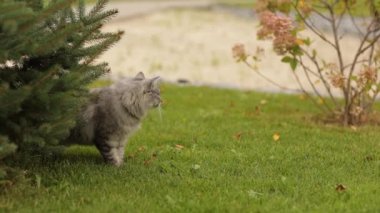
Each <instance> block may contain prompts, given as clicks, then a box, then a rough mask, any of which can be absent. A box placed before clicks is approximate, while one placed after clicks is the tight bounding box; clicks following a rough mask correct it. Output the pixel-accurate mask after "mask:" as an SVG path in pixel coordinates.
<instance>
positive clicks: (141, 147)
mask: <svg viewBox="0 0 380 213" xmlns="http://www.w3.org/2000/svg"><path fill="white" fill-rule="evenodd" d="M137 150H138V151H139V152H143V151H145V150H146V148H145V146H140V147H139V148H138V149H137Z"/></svg>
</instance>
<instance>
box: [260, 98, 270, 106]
mask: <svg viewBox="0 0 380 213" xmlns="http://www.w3.org/2000/svg"><path fill="white" fill-rule="evenodd" d="M267 103H268V101H267V100H265V99H263V100H261V101H260V104H261V105H265V104H267Z"/></svg>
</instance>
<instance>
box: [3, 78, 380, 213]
mask: <svg viewBox="0 0 380 213" xmlns="http://www.w3.org/2000/svg"><path fill="white" fill-rule="evenodd" d="M161 91H162V97H163V99H164V101H165V102H164V103H165V104H164V105H163V107H162V120H160V117H159V115H158V112H157V111H152V112H151V113H150V115H148V117H147V118H146V119H145V120H144V122H143V124H142V128H141V130H139V131H138V132H137V133H136V134H135V135H134V136H133V137H132V138H131V140H130V141H129V143H128V145H127V147H126V157H127V159H126V162H125V165H123V166H122V167H120V168H114V167H111V166H107V165H104V164H103V163H102V158H101V156H100V155H99V153H98V152H97V150H96V148H95V147H91V146H86V147H85V146H73V147H70V148H69V149H68V150H66V152H65V153H64V155H63V156H62V157H59V158H55V159H53V160H50V161H39V159H38V158H34V159H32V160H29V162H28V164H27V165H23V166H24V167H23V168H25V169H27V170H28V173H32V174H33V175H31V177H33V183H35V184H34V186H33V187H30V186H29V187H27V186H22V185H19V186H17V187H15V188H14V189H13V190H12V192H11V193H7V194H5V195H3V196H1V195H0V206H1V207H0V208H4V211H6V212H28V211H30V210H31V209H33V211H34V212H379V210H380V207H379V203H380V191H379V188H380V182H379V177H380V170H379V166H380V149H379V148H378V147H379V137H380V132H379V128H378V127H371V126H367V127H359V128H358V129H357V130H356V131H355V130H353V129H348V128H340V127H336V126H326V125H324V124H316V123H315V122H313V121H311V119H312V116H314V115H315V113H316V112H317V110H316V109H315V108H313V105H312V104H311V103H310V102H309V101H308V100H307V99H301V98H300V97H299V96H298V95H294V96H290V95H282V94H263V93H253V92H241V91H234V90H220V89H210V88H205V87H182V86H181V87H178V86H169V85H164V86H163V87H162V89H161ZM376 108H379V105H376ZM274 133H278V134H279V135H280V140H278V141H274V140H273V138H272V136H273V134H274ZM39 183H40V184H39ZM339 184H342V185H344V186H345V187H346V189H345V190H340V191H337V190H336V187H337V186H338V185H339ZM0 211H1V209H0Z"/></svg>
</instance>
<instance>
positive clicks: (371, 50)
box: [233, 0, 380, 125]
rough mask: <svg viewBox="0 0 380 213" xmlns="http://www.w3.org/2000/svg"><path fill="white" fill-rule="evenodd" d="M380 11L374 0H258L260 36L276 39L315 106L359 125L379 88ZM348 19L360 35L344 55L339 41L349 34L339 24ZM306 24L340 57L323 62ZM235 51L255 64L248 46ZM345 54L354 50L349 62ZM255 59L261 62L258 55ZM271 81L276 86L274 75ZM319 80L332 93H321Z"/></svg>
mask: <svg viewBox="0 0 380 213" xmlns="http://www.w3.org/2000/svg"><path fill="white" fill-rule="evenodd" d="M357 8H360V10H365V11H367V13H366V14H367V17H366V18H365V19H364V21H362V22H359V20H358V19H357V18H356V17H355V16H354V14H356V13H357V10H358V9H357ZM379 9H380V5H379V4H377V3H376V1H374V0H368V1H367V3H366V4H363V2H361V1H355V0H348V1H336V0H312V1H306V0H259V1H258V2H257V4H256V11H257V13H258V16H259V20H260V29H259V31H258V33H257V37H258V39H261V40H263V39H266V40H271V41H272V43H273V49H274V51H275V52H276V53H277V54H278V55H281V56H282V62H284V63H288V64H289V65H290V67H291V68H292V70H293V74H294V76H295V79H296V80H297V82H298V84H299V86H300V89H301V90H302V92H303V93H305V94H306V95H307V96H308V97H309V99H310V100H312V101H313V102H314V103H315V105H316V106H318V107H319V108H320V109H321V110H323V111H324V112H326V113H327V114H328V115H333V116H334V119H335V120H337V121H339V122H341V123H342V124H344V125H358V124H362V123H365V122H367V121H369V118H370V116H371V114H372V112H373V110H372V107H373V104H374V102H375V100H376V97H377V95H378V93H379V91H380V87H379V86H380V85H379V79H378V72H379V62H380V57H379V56H380V51H379V50H380V49H379V38H380V15H379V12H380V11H379ZM316 18H317V19H318V20H323V21H324V22H326V23H327V24H328V26H329V27H330V32H331V34H332V36H331V37H329V36H327V35H326V32H324V31H322V30H321V29H320V28H318V27H317V25H316V23H315V20H316ZM348 18H349V20H350V21H351V23H352V28H353V30H355V31H356V33H357V34H359V35H360V43H359V45H358V47H357V50H356V52H354V53H342V48H341V47H342V45H343V44H342V41H341V39H342V38H343V37H344V36H345V33H344V31H343V30H341V27H342V24H341V23H342V21H343V19H346V20H347V19H348ZM306 28H307V29H309V31H310V32H312V33H313V34H314V35H315V36H316V37H317V38H318V39H320V40H321V41H323V42H325V43H327V44H328V45H329V46H330V47H331V51H332V52H333V53H334V54H335V55H336V58H337V61H326V60H324V59H323V57H321V56H320V55H319V54H318V49H316V48H312V47H311V43H312V40H311V39H310V38H309V37H306V36H305V35H303V34H302V31H303V30H304V29H306ZM233 51H234V57H235V58H237V59H238V61H242V62H244V63H246V64H247V65H248V66H249V67H251V68H254V66H253V65H252V62H249V61H248V60H247V59H249V58H250V56H248V55H247V54H246V52H245V50H244V46H242V45H241V44H240V45H236V46H235V47H234V49H233ZM343 54H352V60H351V61H348V60H345V58H344V57H343ZM253 59H254V61H257V60H259V59H258V56H257V55H254V58H253ZM330 60H331V59H330ZM255 71H256V72H258V73H259V74H261V73H260V72H259V71H258V70H255ZM301 74H303V75H305V76H306V79H307V82H301V81H300V78H299V76H300V75H301ZM261 75H262V74H261ZM264 77H265V76H264ZM314 79H318V81H315V80H314ZM267 80H270V81H271V82H272V83H274V84H276V83H275V82H274V81H273V80H271V79H267ZM316 82H321V83H322V84H323V86H324V89H325V91H326V94H328V97H325V96H323V95H321V94H322V92H321V91H320V89H318V87H316V85H315V84H316ZM305 84H309V85H310V86H311V88H312V92H309V91H306V90H305V89H304V88H305ZM276 85H277V84H276ZM277 86H279V85H277ZM282 88H283V87H282ZM333 89H338V90H340V91H341V94H342V95H341V97H343V101H341V100H339V97H337V95H336V94H334V93H333V92H332V90H333ZM318 100H320V101H318ZM320 103H323V104H322V105H321V104H320Z"/></svg>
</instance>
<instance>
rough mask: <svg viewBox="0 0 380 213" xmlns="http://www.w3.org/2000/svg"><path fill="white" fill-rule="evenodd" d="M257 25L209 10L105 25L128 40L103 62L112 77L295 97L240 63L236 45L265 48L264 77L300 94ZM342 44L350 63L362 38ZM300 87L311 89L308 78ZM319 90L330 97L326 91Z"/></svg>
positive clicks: (324, 52) (319, 46) (323, 51)
mask: <svg viewBox="0 0 380 213" xmlns="http://www.w3.org/2000/svg"><path fill="white" fill-rule="evenodd" d="M257 26H258V22H257V21H256V20H254V19H252V18H241V17H237V16H234V15H232V14H230V13H227V12H223V11H220V10H206V9H203V10H200V9H198V10H191V9H173V10H162V11H158V12H154V13H151V14H149V15H142V16H135V17H134V18H128V17H127V18H124V19H123V18H121V19H118V20H116V21H114V22H111V23H109V24H108V25H106V26H105V30H106V31H116V30H124V31H125V36H124V37H123V39H122V40H121V41H120V42H119V43H118V44H117V45H115V46H114V47H113V48H112V49H110V50H109V51H108V52H106V53H105V54H104V55H103V56H102V58H101V60H105V61H107V62H109V63H110V66H111V68H112V77H113V78H115V77H117V76H119V75H120V74H124V75H134V74H135V73H137V72H138V71H143V72H145V73H146V74H147V75H148V76H156V75H159V76H161V77H162V78H163V79H164V80H166V81H173V82H174V81H177V80H178V79H186V80H188V81H190V82H191V83H193V84H196V85H213V86H221V87H230V88H238V89H255V90H260V91H275V92H276V91H281V92H290V91H285V90H281V89H279V88H278V87H276V86H274V85H272V84H270V83H268V82H266V81H265V80H263V79H262V78H261V77H259V76H258V75H257V74H256V73H254V72H253V71H251V70H250V69H248V68H247V67H246V66H245V65H244V64H239V63H236V62H235V60H234V59H233V57H232V54H231V48H232V46H233V45H234V44H235V43H243V44H245V45H246V47H247V50H248V51H254V50H255V49H256V47H257V46H261V47H263V48H264V49H265V55H264V57H263V60H262V62H261V63H260V65H259V70H260V72H261V73H263V74H264V75H266V76H268V77H269V78H271V79H273V80H274V81H276V82H278V83H279V84H281V85H283V86H285V87H287V88H291V89H298V88H299V86H298V84H297V82H296V81H295V79H294V76H293V74H292V71H291V70H290V68H289V66H288V65H287V64H283V63H282V62H281V58H280V57H278V56H276V55H275V54H274V53H273V51H272V46H271V43H270V42H266V41H257V40H256V31H257ZM306 34H308V33H307V32H306ZM313 41H314V42H313V44H312V47H311V48H315V49H316V50H317V51H318V52H319V56H320V57H321V58H323V59H324V60H326V62H334V61H336V56H335V55H336V53H335V52H334V51H333V49H332V48H330V47H329V46H328V45H327V44H324V43H323V42H318V41H317V40H314V39H313ZM341 42H342V44H343V45H342V50H343V51H342V52H343V55H344V58H345V59H346V60H347V61H348V60H349V59H350V58H352V57H353V54H352V53H353V52H354V51H356V48H357V45H358V39H357V38H356V37H354V36H346V37H345V39H344V40H342V41H341ZM297 72H302V71H301V70H298V71H297ZM312 81H313V82H314V81H315V79H313V80H312ZM301 82H303V83H304V84H305V85H307V78H306V77H305V76H303V75H301ZM317 87H318V88H322V84H321V83H317ZM305 88H306V89H307V90H311V89H312V88H311V87H310V86H305ZM320 90H321V92H322V93H323V94H326V91H325V90H324V89H320Z"/></svg>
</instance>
